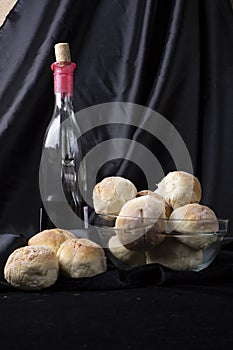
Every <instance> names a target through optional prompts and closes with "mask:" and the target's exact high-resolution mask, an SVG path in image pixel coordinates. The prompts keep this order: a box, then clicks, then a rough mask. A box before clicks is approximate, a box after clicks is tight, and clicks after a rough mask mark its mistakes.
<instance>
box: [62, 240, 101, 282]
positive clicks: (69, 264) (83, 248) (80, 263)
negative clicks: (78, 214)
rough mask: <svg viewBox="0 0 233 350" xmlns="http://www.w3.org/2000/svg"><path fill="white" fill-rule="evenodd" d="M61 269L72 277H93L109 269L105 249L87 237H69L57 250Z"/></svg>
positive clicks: (64, 273)
mask: <svg viewBox="0 0 233 350" xmlns="http://www.w3.org/2000/svg"><path fill="white" fill-rule="evenodd" d="M57 257H58V261H59V267H60V271H61V273H62V274H63V275H65V276H67V277H71V278H80V277H92V276H95V275H97V274H100V273H102V272H105V271H106V269H107V264H106V257H105V253H104V250H103V249H102V248H101V247H100V246H99V245H98V244H96V243H94V242H92V241H90V240H88V239H85V238H80V239H77V238H76V239H68V240H67V241H65V242H64V243H63V244H62V245H61V246H60V248H59V249H58V251H57Z"/></svg>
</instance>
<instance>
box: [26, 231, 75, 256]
mask: <svg viewBox="0 0 233 350" xmlns="http://www.w3.org/2000/svg"><path fill="white" fill-rule="evenodd" d="M70 238H76V236H75V235H74V234H73V233H72V232H70V231H67V230H62V229H59V228H53V229H49V230H44V231H42V232H39V233H37V234H36V235H34V236H33V237H31V238H30V239H29V241H28V245H43V246H46V247H49V248H51V249H52V250H53V251H54V252H55V253H57V251H58V249H59V247H60V245H61V244H62V243H63V242H65V241H66V240H67V239H70Z"/></svg>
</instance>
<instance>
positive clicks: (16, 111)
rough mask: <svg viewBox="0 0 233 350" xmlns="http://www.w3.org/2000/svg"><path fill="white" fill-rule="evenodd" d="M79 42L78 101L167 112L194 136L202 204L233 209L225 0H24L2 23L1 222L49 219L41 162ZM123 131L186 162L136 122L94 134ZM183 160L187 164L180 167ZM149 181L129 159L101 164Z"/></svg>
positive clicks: (16, 227)
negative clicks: (59, 90) (64, 74)
mask: <svg viewBox="0 0 233 350" xmlns="http://www.w3.org/2000/svg"><path fill="white" fill-rule="evenodd" d="M62 41H66V42H69V44H70V48H71V53H72V59H73V61H75V62H76V63H77V72H76V74H75V84H74V85H75V91H74V106H75V110H76V111H78V110H82V109H84V108H87V107H90V106H93V105H96V104H100V103H107V102H132V103H135V104H139V105H142V106H147V107H150V108H152V109H153V110H155V111H157V112H159V113H160V114H161V115H163V116H164V117H165V118H166V119H167V120H168V121H169V122H171V123H172V124H173V125H174V126H175V128H176V129H177V130H178V132H179V134H180V135H181V137H182V138H183V140H184V142H185V144H186V146H187V148H188V150H189V153H190V156H191V159H192V163H193V168H194V174H195V175H197V176H198V177H199V179H200V182H201V184H202V187H203V197H202V203H203V204H206V205H209V206H210V207H212V208H213V209H214V210H215V212H216V214H217V216H218V217H219V218H230V219H231V218H232V209H231V199H232V196H233V186H232V176H231V174H232V171H233V162H232V148H233V143H232V142H233V141H232V137H231V134H232V110H233V89H232V81H233V68H232V67H233V66H232V62H233V14H232V9H231V6H230V3H229V2H228V1H222V0H211V1H210V0H201V1H197V0H190V1H185V0H176V1H170V0H166V1H163V0H140V1H139V0H126V1H125V0H124V1H121V0H119V1H108V0H86V1H75V0H62V1H61V0H53V1H49V0H42V1H39V2H38V1H36V0H32V1H30V3H29V2H28V1H26V0H20V1H18V3H17V4H16V6H15V7H14V8H13V10H12V12H11V13H10V14H9V16H8V17H7V19H6V21H5V23H4V25H3V26H2V28H1V29H0V47H1V57H0V77H1V84H0V149H1V153H0V193H1V196H0V212H1V216H0V230H1V231H2V232H13V233H23V234H25V235H27V236H30V235H31V234H33V233H35V232H37V231H38V229H39V208H40V206H41V200H40V191H39V185H38V170H39V163H40V156H41V151H42V141H43V135H44V132H45V130H46V127H47V125H48V122H49V120H50V118H51V115H52V112H53V106H54V97H53V79H52V73H51V70H50V64H51V63H52V62H53V61H54V49H53V47H54V44H55V43H57V42H62ZM116 134H118V135H119V134H120V136H121V137H125V138H127V139H134V140H136V141H137V140H139V142H141V143H144V144H145V145H146V147H147V148H148V149H149V150H151V151H152V152H153V153H154V154H156V156H157V158H158V160H159V162H160V163H161V164H162V167H163V170H164V173H165V174H166V173H167V172H168V171H170V170H176V169H175V167H174V162H173V161H172V159H171V157H170V155H169V152H168V151H167V150H166V149H165V147H163V145H161V144H160V143H159V142H158V140H156V139H155V138H151V137H150V136H149V135H147V134H143V131H139V132H135V129H134V128H133V127H125V126H122V128H120V129H117V130H113V128H110V127H106V128H105V129H101V130H99V131H98V132H96V133H89V134H88V141H89V147H90V148H91V147H94V146H95V145H96V144H98V143H100V142H101V141H102V140H104V139H109V138H111V137H112V136H113V135H116ZM178 170H179V169H178ZM108 175H122V176H125V177H128V178H130V179H131V180H132V181H134V183H135V184H136V185H137V187H138V189H144V188H145V184H146V183H145V179H144V177H143V176H141V175H142V173H141V170H140V169H138V167H137V166H134V165H132V164H130V166H129V162H128V161H122V160H119V159H117V160H114V161H112V162H110V163H108V164H107V165H106V166H105V167H102V168H101V169H100V171H99V174H98V176H99V179H100V178H103V177H104V176H108Z"/></svg>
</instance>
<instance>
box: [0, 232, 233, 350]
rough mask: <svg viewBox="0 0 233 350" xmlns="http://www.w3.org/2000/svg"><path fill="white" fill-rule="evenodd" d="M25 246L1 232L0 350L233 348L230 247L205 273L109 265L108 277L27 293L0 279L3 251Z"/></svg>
mask: <svg viewBox="0 0 233 350" xmlns="http://www.w3.org/2000/svg"><path fill="white" fill-rule="evenodd" d="M23 243H25V242H24V241H22V240H21V237H15V236H12V235H10V234H6V235H5V236H3V235H2V236H1V245H0V252H1V259H0V266H1V269H0V273H1V278H0V320H1V322H0V350H5V349H6V350H8V349H10V350H12V349H45V350H46V349H52V350H53V349H65V350H67V349H94V350H95V349H110V350H111V349H182V350H183V349H210V350H213V349H227V350H228V349H232V348H233V250H232V246H231V245H228V246H226V247H224V250H222V251H221V252H220V253H219V254H218V256H217V258H216V259H215V260H214V262H213V263H212V264H211V265H210V266H209V267H208V268H207V269H205V270H203V271H201V272H191V271H187V272H178V271H172V270H170V269H167V268H165V267H163V266H161V265H159V264H150V265H146V266H142V267H137V268H133V269H129V270H128V271H127V270H118V269H116V267H115V266H113V265H112V266H111V264H108V271H107V272H105V273H103V274H100V275H97V276H94V277H91V278H86V279H77V280H74V279H62V278H59V280H58V281H57V282H56V283H55V284H54V285H53V286H52V287H50V288H47V289H43V290H41V291H30V292H29V291H20V290H16V289H14V288H13V287H12V286H10V285H9V284H7V283H6V281H4V278H3V277H2V273H3V267H4V263H5V259H6V255H5V256H4V253H6V252H7V254H9V252H10V251H11V250H13V249H15V248H16V246H18V245H22V244H23ZM227 247H228V249H226V248H227ZM109 263H110V262H109Z"/></svg>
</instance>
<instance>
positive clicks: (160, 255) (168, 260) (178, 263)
mask: <svg viewBox="0 0 233 350" xmlns="http://www.w3.org/2000/svg"><path fill="white" fill-rule="evenodd" d="M202 261H203V253H202V250H201V249H200V250H195V249H192V248H190V247H188V246H186V245H185V244H182V243H180V242H178V241H177V240H176V239H175V238H173V237H169V238H167V239H166V240H165V241H164V242H163V243H162V244H160V245H159V246H158V247H156V248H153V249H152V250H149V251H146V262H147V264H151V263H158V264H161V265H164V266H166V267H169V268H170V269H173V270H177V271H184V270H193V269H194V270H196V269H197V267H198V265H200V264H202Z"/></svg>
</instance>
